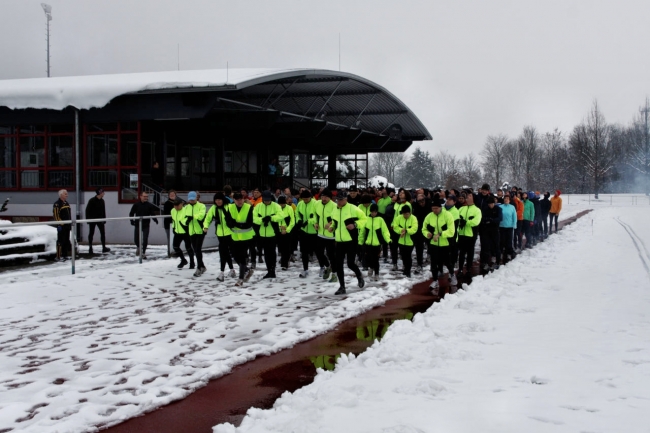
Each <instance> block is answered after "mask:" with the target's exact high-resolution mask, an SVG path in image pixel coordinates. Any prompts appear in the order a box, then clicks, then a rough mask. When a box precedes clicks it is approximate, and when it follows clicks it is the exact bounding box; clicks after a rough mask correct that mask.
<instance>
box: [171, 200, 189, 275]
mask: <svg viewBox="0 0 650 433" xmlns="http://www.w3.org/2000/svg"><path fill="white" fill-rule="evenodd" d="M183 205H184V202H183V200H181V199H180V198H177V199H176V200H175V201H174V208H173V209H172V210H171V216H172V228H173V231H174V240H173V243H172V248H173V249H174V252H175V253H176V254H177V255H178V256H179V257H180V258H181V261H180V263H179V264H178V266H177V267H178V269H182V268H183V267H185V265H187V260H185V256H184V255H183V250H181V242H183V243H185V250H186V251H187V255H188V256H190V264H191V266H192V268H194V250H192V242H190V234H189V233H188V231H189V228H188V227H187V214H186V211H185V209H183Z"/></svg>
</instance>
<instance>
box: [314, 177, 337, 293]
mask: <svg viewBox="0 0 650 433" xmlns="http://www.w3.org/2000/svg"><path fill="white" fill-rule="evenodd" d="M314 210H315V212H316V224H315V226H314V228H315V229H316V232H317V233H318V238H316V247H315V251H316V256H317V257H318V261H319V263H323V264H324V267H321V270H320V273H319V276H320V277H322V278H323V279H324V280H327V279H328V278H330V277H331V280H330V282H331V283H335V282H336V281H338V280H337V279H338V277H337V276H336V270H335V267H336V242H335V241H334V233H332V232H330V231H329V230H327V229H326V228H325V226H326V225H327V224H331V223H332V213H333V212H334V211H335V210H336V203H334V201H332V192H331V191H330V190H329V189H327V188H326V189H324V190H323V191H322V192H321V194H320V200H318V201H316V206H315V208H314ZM332 272H334V273H332Z"/></svg>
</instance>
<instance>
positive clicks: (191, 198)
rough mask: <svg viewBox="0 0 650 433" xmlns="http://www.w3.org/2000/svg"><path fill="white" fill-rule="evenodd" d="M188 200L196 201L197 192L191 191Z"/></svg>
mask: <svg viewBox="0 0 650 433" xmlns="http://www.w3.org/2000/svg"><path fill="white" fill-rule="evenodd" d="M187 199H188V200H196V191H190V193H189V194H187Z"/></svg>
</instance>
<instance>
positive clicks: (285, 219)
mask: <svg viewBox="0 0 650 433" xmlns="http://www.w3.org/2000/svg"><path fill="white" fill-rule="evenodd" d="M278 206H280V209H281V210H282V221H281V222H280V223H279V224H280V227H286V228H287V233H291V230H293V227H294V226H295V225H296V216H295V214H294V211H293V207H291V205H288V204H287V205H285V206H284V207H282V205H278Z"/></svg>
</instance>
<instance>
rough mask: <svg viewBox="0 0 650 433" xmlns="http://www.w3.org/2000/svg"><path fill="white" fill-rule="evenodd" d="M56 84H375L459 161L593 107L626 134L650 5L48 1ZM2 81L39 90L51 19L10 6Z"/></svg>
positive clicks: (24, 2)
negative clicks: (331, 76)
mask: <svg viewBox="0 0 650 433" xmlns="http://www.w3.org/2000/svg"><path fill="white" fill-rule="evenodd" d="M48 2H49V4H51V5H52V8H53V10H52V14H53V21H52V22H51V46H52V48H51V56H52V60H51V65H52V66H51V68H52V75H53V76H70V75H94V74H112V73H128V72H147V71H165V70H174V69H176V68H177V44H180V68H181V69H213V68H224V67H225V66H226V62H227V61H228V62H229V65H230V67H231V68H248V67H254V68H291V67H307V68H312V67H313V68H324V69H333V70H337V69H338V68H339V51H338V47H339V43H338V38H339V33H340V34H341V41H342V42H341V45H342V49H341V69H342V70H343V71H346V72H351V73H354V74H357V75H360V76H362V77H365V78H368V79H370V80H372V81H375V82H376V83H378V84H381V85H382V86H384V87H386V88H387V89H389V90H390V91H391V92H392V93H393V94H395V95H396V96H397V97H398V98H400V99H401V100H402V101H404V103H406V105H408V106H409V107H410V108H411V109H412V110H413V111H414V112H415V114H416V115H417V116H418V117H419V118H420V120H421V121H422V122H423V123H424V125H425V126H426V127H427V128H428V130H429V132H430V133H431V135H432V136H433V141H428V142H424V144H423V147H424V148H425V149H427V150H429V151H431V152H436V151H438V150H448V151H450V152H452V153H455V154H457V155H459V156H462V155H464V154H466V153H468V152H479V151H480V149H481V147H482V146H483V143H484V142H485V139H486V137H487V136H488V135H491V134H499V133H504V134H507V135H508V136H510V137H515V136H517V135H519V133H520V132H521V130H522V129H523V127H524V126H525V125H533V126H535V127H537V128H538V130H539V131H541V132H547V131H551V130H553V129H554V128H559V129H560V130H562V131H565V132H569V131H570V130H571V129H572V128H573V126H574V125H576V124H577V123H579V122H580V121H581V120H582V119H583V118H584V117H585V115H586V113H587V112H588V110H589V108H590V106H591V104H592V102H593V100H594V99H598V102H599V105H600V107H601V109H602V111H603V113H604V115H605V117H606V119H607V120H608V121H609V122H612V123H613V122H617V123H622V124H627V123H629V122H630V121H631V119H632V118H633V117H634V116H635V115H636V114H637V113H638V109H639V107H640V106H641V105H643V103H644V101H645V98H646V96H647V95H650V74H649V72H650V55H648V53H649V51H650V50H648V48H649V46H650V22H649V21H648V17H649V16H650V2H648V1H647V0H638V1H637V0H611V1H601V0H532V1H529V0H516V1H515V0H511V1H505V0H489V1H487V0H453V1H452V0H447V1H438V0H432V1H415V0H411V1H409V0H392V1H384V0H363V1H360V0H345V1H341V0H326V1H320V2H316V1H310V0H301V1H299V0H238V1H235V0H230V1H224V0H185V1H183V2H181V1H178V0H156V1H153V0H93V1H89V0H49V1H48ZM0 16H1V17H2V25H0V59H1V60H0V79H11V78H32V77H43V76H45V75H46V73H45V69H46V67H45V45H46V44H45V15H44V13H43V10H42V8H41V6H40V1H36V0H0Z"/></svg>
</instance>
